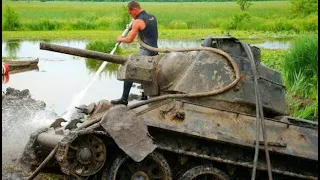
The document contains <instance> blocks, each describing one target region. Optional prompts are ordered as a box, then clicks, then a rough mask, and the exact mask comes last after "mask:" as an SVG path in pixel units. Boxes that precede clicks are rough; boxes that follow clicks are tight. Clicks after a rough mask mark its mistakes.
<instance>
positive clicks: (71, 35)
mask: <svg viewBox="0 0 320 180" xmlns="http://www.w3.org/2000/svg"><path fill="white" fill-rule="evenodd" d="M123 30H124V29H123ZM123 30H121V31H120V30H73V31H70V30H58V31H2V39H3V40H11V39H25V40H41V39H63V40H71V39H73V40H104V41H109V40H112V41H115V40H116V38H117V37H118V35H119V34H121V33H122V32H123ZM226 32H227V31H225V30H222V29H162V30H159V39H171V40H182V39H184V40H188V39H189V40H199V39H201V38H203V37H206V36H224V35H225V34H226ZM228 32H229V33H230V34H231V35H232V36H233V37H236V38H240V39H244V40H251V39H255V40H269V39H277V38H279V39H283V38H294V37H297V36H300V35H301V34H297V33H294V32H290V31H282V32H276V33H275V32H259V31H254V32H252V31H241V30H231V31H228Z"/></svg>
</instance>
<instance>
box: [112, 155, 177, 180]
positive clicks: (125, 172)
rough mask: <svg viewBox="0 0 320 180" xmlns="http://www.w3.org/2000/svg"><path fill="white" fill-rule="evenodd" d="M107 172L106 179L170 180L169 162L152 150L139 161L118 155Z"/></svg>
mask: <svg viewBox="0 0 320 180" xmlns="http://www.w3.org/2000/svg"><path fill="white" fill-rule="evenodd" d="M108 172H109V173H108V175H107V180H154V179H155V180H172V174H171V170H170V167H169V164H168V163H167V161H166V159H165V158H164V157H163V156H162V155H161V154H160V153H158V152H152V153H151V154H149V155H148V156H147V157H146V158H145V159H144V160H143V161H141V162H135V161H133V160H132V159H131V158H130V157H129V156H127V155H120V156H119V157H117V158H116V159H115V160H114V161H113V163H112V165H111V167H110V169H109V170H108Z"/></svg>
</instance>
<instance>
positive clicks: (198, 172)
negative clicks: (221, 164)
mask: <svg viewBox="0 0 320 180" xmlns="http://www.w3.org/2000/svg"><path fill="white" fill-rule="evenodd" d="M229 179H230V178H229V176H228V175H227V174H226V173H224V172H222V171H220V170H219V169H217V168H214V167H213V166H212V165H200V166H195V167H193V168H191V169H189V170H187V171H186V172H185V173H183V175H181V177H179V179H178V180H229Z"/></svg>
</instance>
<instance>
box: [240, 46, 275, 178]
mask: <svg viewBox="0 0 320 180" xmlns="http://www.w3.org/2000/svg"><path fill="white" fill-rule="evenodd" d="M241 45H242V46H243V48H244V50H245V51H246V53H247V55H248V58H249V60H250V62H251V69H252V75H253V79H254V90H255V97H256V116H257V120H256V141H255V143H256V144H255V154H254V161H253V170H252V174H251V180H254V179H255V176H256V169H257V163H258V154H259V138H260V126H259V124H260V125H261V128H262V136H263V141H264V150H265V154H266V161H267V167H268V177H269V180H272V179H273V178H272V170H271V163H270V156H269V149H268V140H267V134H266V129H265V121H264V114H263V107H262V103H261V99H260V91H259V86H258V76H257V69H256V64H255V61H254V57H253V55H252V51H251V49H250V47H249V45H248V44H246V43H241Z"/></svg>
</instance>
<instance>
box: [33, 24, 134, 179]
mask: <svg viewBox="0 0 320 180" xmlns="http://www.w3.org/2000/svg"><path fill="white" fill-rule="evenodd" d="M132 23H133V19H132V21H131V22H130V23H129V24H127V28H126V29H125V30H124V32H123V33H122V34H121V36H123V37H126V36H127V35H128V33H129V31H130V30H131V27H132ZM119 45H120V42H117V43H116V45H115V46H114V48H113V49H112V51H111V52H110V54H114V52H115V51H116V50H117V48H118V46H119ZM106 64H107V62H106V61H104V62H103V64H102V65H101V66H100V68H99V70H100V69H103V68H104V66H105V65H106ZM99 70H98V73H97V74H98V75H99V74H100V73H99ZM97 74H96V75H97ZM93 79H95V77H94V78H93ZM91 82H92V81H91ZM91 82H90V84H91ZM90 84H89V85H88V86H87V88H86V89H85V90H84V91H83V95H84V93H85V92H86V91H87V90H88V88H89V87H90ZM80 94H81V93H80ZM57 149H58V145H57V146H56V147H55V148H54V149H53V150H52V151H51V152H50V154H49V155H48V156H47V157H46V159H45V160H44V161H43V162H42V163H41V164H40V165H39V167H38V168H37V169H36V170H35V171H34V172H33V173H32V174H31V175H30V176H29V177H28V178H27V180H33V179H34V178H35V177H36V176H37V175H38V174H39V172H40V170H41V169H42V168H43V167H44V166H45V165H46V164H47V163H48V162H49V161H50V159H51V158H52V157H53V156H54V155H55V153H56V151H57Z"/></svg>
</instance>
